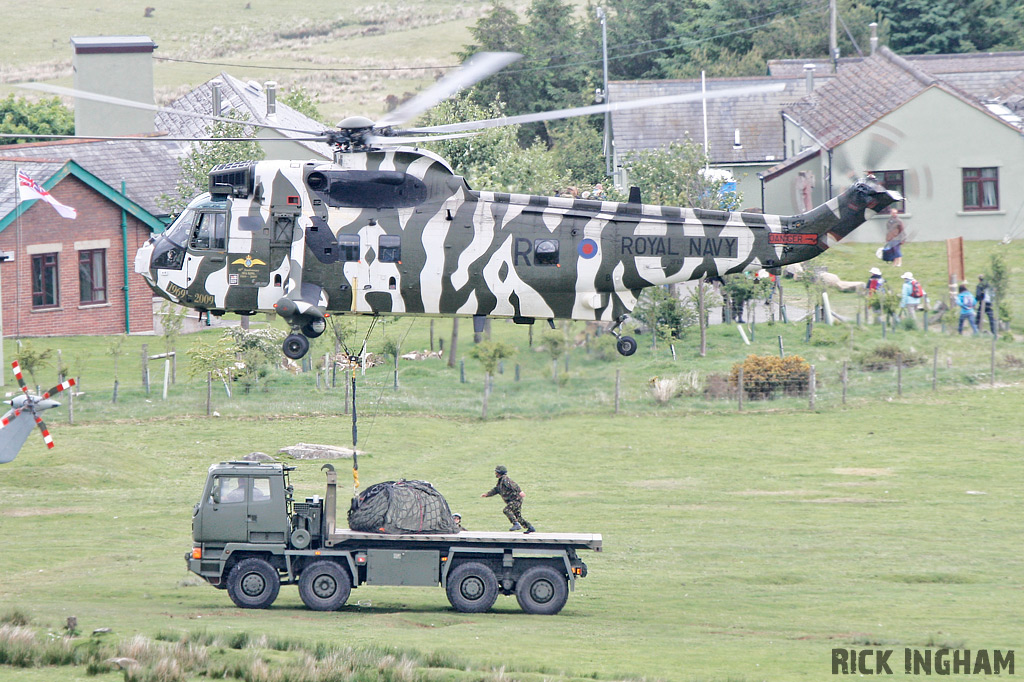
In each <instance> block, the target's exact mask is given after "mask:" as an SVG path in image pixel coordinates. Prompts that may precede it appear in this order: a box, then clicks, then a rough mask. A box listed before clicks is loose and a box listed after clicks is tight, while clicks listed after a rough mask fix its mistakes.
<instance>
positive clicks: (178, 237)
mask: <svg viewBox="0 0 1024 682" xmlns="http://www.w3.org/2000/svg"><path fill="white" fill-rule="evenodd" d="M195 222H196V212H195V211H193V210H191V209H188V210H186V211H183V212H182V214H181V215H179V216H178V218H177V219H176V220H175V221H174V222H173V223H171V226H170V227H168V228H167V229H166V230H164V237H165V238H166V239H169V240H170V241H172V242H174V243H175V244H177V245H178V246H185V243H186V242H188V237H189V232H190V231H191V229H192V226H193V225H194V224H195Z"/></svg>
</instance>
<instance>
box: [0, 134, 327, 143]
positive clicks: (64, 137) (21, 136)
mask: <svg viewBox="0 0 1024 682" xmlns="http://www.w3.org/2000/svg"><path fill="white" fill-rule="evenodd" d="M0 138H4V139H30V140H85V141H90V140H96V141H103V140H134V141H136V142H138V141H143V142H280V138H273V137H209V136H207V137H164V136H155V135H153V136H150V135H106V136H104V135H32V134H26V133H0ZM288 140H289V141H293V142H327V141H328V139H327V137H326V136H324V135H318V136H316V137H289V138H288Z"/></svg>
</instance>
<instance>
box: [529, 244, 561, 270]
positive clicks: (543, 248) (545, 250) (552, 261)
mask: <svg viewBox="0 0 1024 682" xmlns="http://www.w3.org/2000/svg"><path fill="white" fill-rule="evenodd" d="M533 262H534V263H536V264H537V265H558V240H557V239H536V240H534V242H533Z"/></svg>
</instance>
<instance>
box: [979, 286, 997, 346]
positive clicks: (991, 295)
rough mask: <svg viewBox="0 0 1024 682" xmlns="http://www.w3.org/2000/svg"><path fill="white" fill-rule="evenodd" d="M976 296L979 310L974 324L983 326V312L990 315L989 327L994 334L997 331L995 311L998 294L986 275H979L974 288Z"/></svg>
mask: <svg viewBox="0 0 1024 682" xmlns="http://www.w3.org/2000/svg"><path fill="white" fill-rule="evenodd" d="M974 298H976V299H977V300H978V311H977V312H976V313H975V315H974V326H975V327H980V326H981V313H982V312H984V313H985V314H986V315H988V328H989V331H991V332H992V333H993V334H995V333H996V317H995V314H994V311H993V308H992V306H993V304H994V303H995V299H996V295H995V292H993V290H992V286H991V285H990V284H989V283H988V282H987V281H986V280H985V275H978V286H977V288H976V289H975V290H974Z"/></svg>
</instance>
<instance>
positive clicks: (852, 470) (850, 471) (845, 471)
mask: <svg viewBox="0 0 1024 682" xmlns="http://www.w3.org/2000/svg"><path fill="white" fill-rule="evenodd" d="M832 473H833V474H839V475H840V476H892V475H893V471H892V469H868V468H864V467H837V468H835V469H832Z"/></svg>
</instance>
